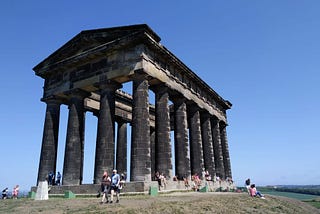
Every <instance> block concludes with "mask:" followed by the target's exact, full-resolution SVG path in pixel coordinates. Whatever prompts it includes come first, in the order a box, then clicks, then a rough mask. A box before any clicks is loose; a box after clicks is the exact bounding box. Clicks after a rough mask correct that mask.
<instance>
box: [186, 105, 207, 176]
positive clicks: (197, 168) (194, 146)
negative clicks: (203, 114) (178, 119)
mask: <svg viewBox="0 0 320 214" xmlns="http://www.w3.org/2000/svg"><path fill="white" fill-rule="evenodd" d="M188 120H189V141H190V163H191V174H192V175H194V174H198V175H199V176H201V172H202V171H203V167H204V164H203V149H202V137H201V124H200V112H199V108H198V107H197V106H196V105H195V104H191V105H189V106H188Z"/></svg>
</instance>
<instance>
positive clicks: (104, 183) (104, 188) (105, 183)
mask: <svg viewBox="0 0 320 214" xmlns="http://www.w3.org/2000/svg"><path fill="white" fill-rule="evenodd" d="M110 182H111V179H110V177H109V175H108V172H106V171H105V172H104V173H103V176H102V180H101V192H102V199H101V202H100V204H103V203H104V202H106V203H108V202H109V200H108V193H109V190H110Z"/></svg>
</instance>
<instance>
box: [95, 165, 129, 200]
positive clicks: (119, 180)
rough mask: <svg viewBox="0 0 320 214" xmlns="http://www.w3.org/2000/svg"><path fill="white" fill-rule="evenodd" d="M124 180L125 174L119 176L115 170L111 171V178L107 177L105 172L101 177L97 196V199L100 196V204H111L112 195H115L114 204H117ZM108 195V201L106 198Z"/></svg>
mask: <svg viewBox="0 0 320 214" xmlns="http://www.w3.org/2000/svg"><path fill="white" fill-rule="evenodd" d="M125 180H126V176H125V174H121V176H120V175H119V174H118V173H117V170H116V169H114V170H113V171H112V175H111V177H110V176H109V175H108V172H107V171H105V172H104V173H103V176H102V180H101V186H100V191H99V194H98V197H100V195H101V194H102V198H101V201H100V204H103V203H110V204H111V203H113V196H114V194H116V197H117V200H116V203H119V196H120V190H121V189H122V188H123V186H124V183H125ZM109 194H110V200H109V198H108V195H109Z"/></svg>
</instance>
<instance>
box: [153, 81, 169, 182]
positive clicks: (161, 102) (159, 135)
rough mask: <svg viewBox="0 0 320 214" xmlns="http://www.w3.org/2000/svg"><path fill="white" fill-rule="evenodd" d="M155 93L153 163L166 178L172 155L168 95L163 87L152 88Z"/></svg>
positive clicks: (166, 89)
mask: <svg viewBox="0 0 320 214" xmlns="http://www.w3.org/2000/svg"><path fill="white" fill-rule="evenodd" d="M154 91H155V98H156V99H155V111H156V115H155V129H156V133H155V134H156V138H155V156H156V157H155V161H156V163H155V164H156V169H155V170H156V171H158V172H159V173H163V174H164V175H165V176H166V177H167V178H171V177H172V161H171V159H172V153H171V140H170V109H169V93H168V88H167V87H166V86H165V85H158V86H156V87H154Z"/></svg>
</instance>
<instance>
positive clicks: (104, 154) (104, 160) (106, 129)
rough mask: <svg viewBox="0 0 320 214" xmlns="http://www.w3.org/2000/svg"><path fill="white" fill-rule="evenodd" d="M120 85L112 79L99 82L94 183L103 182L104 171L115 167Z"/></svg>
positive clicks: (110, 170)
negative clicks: (116, 92) (116, 105)
mask: <svg viewBox="0 0 320 214" xmlns="http://www.w3.org/2000/svg"><path fill="white" fill-rule="evenodd" d="M120 87H121V85H120V84H119V83H117V82H113V81H110V80H106V81H105V82H101V83H99V88H100V110H99V116H98V128H97V132H98V133H97V142H96V156H95V167H94V183H96V184H97V183H100V182H101V178H102V174H103V172H104V171H107V172H108V173H110V174H111V172H112V170H113V168H114V154H115V148H114V147H115V144H114V136H115V128H114V127H115V119H114V118H115V91H116V90H117V89H118V88H120Z"/></svg>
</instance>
